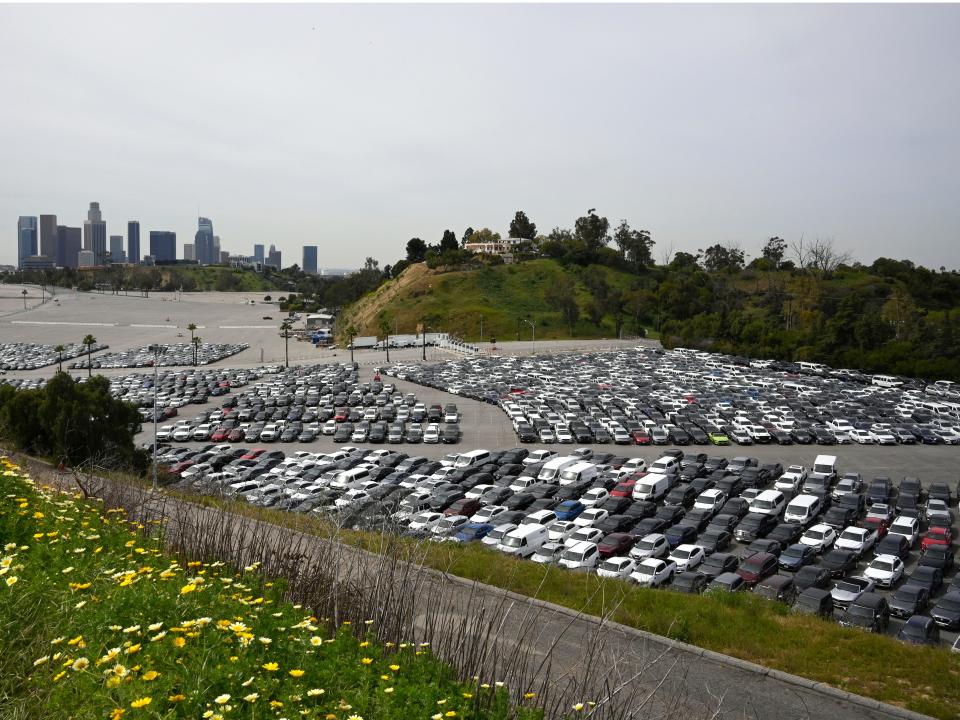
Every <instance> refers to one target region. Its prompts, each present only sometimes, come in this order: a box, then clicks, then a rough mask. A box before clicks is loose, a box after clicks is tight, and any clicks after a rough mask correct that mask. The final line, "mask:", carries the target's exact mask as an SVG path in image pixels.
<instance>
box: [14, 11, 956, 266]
mask: <svg viewBox="0 0 960 720" xmlns="http://www.w3.org/2000/svg"><path fill="white" fill-rule="evenodd" d="M958 38H960V7H958V6H955V5H954V6H945V5H940V6H891V5H886V6H876V5H855V6H829V5H820V6H782V5H777V6H762V5H740V6H726V7H725V6H693V5H680V6H643V5H640V6H625V5H611V6H579V5H561V6H550V5H490V6H476V5H472V6H463V5H447V6H437V5H417V6H377V5H361V6H335V5H319V6H303V5H295V6H283V7H277V6H257V5H247V6H221V5H208V6H157V5H140V6H122V5H121V6H118V5H100V6H83V5H73V6H52V5H40V6H15V5H2V6H0V98H2V106H3V108H4V109H3V112H0V218H2V223H3V225H5V226H6V228H7V233H6V237H7V238H8V241H7V242H5V243H2V244H0V263H16V224H17V216H19V215H39V214H41V213H55V214H56V215H57V217H58V222H59V223H60V224H67V225H74V226H79V225H81V224H82V222H83V220H84V219H85V217H86V210H87V206H88V204H89V202H90V201H91V200H97V201H99V202H100V204H101V208H102V210H103V216H104V219H105V220H106V222H107V232H108V234H119V233H123V234H124V235H125V234H126V221H127V220H129V219H139V220H140V221H141V234H142V240H141V246H142V247H143V249H144V251H147V248H146V237H147V232H148V231H149V230H150V229H168V230H175V231H176V232H177V239H178V253H179V252H182V246H183V243H184V242H193V234H194V232H195V231H196V216H197V212H198V210H199V212H200V214H202V215H206V216H208V217H210V218H211V219H212V220H213V225H214V231H215V232H216V233H217V234H218V235H220V237H221V240H222V244H223V247H224V248H225V249H229V250H231V251H234V252H243V253H245V254H249V253H252V251H253V247H252V246H253V244H254V243H256V242H262V243H265V244H267V245H269V244H270V243H271V242H272V243H275V244H276V245H277V246H278V247H279V248H280V249H281V250H282V251H283V254H284V255H283V260H284V264H285V265H289V264H291V263H293V262H297V263H299V262H301V246H303V245H304V244H316V245H319V246H320V259H319V264H320V265H321V266H325V267H354V266H358V265H360V264H362V262H363V259H364V257H366V256H368V255H370V256H373V257H376V258H377V259H379V260H380V261H381V263H388V262H393V261H395V260H396V259H398V258H400V257H401V256H402V255H403V254H404V245H405V243H406V241H407V240H408V239H409V238H411V237H414V236H418V237H421V238H423V239H424V240H426V241H427V242H438V241H439V240H440V237H441V235H442V233H443V230H444V229H445V228H451V229H453V230H455V231H456V232H457V235H458V236H459V235H461V234H462V232H463V230H464V228H466V227H467V226H473V227H474V228H480V227H484V226H487V227H490V228H492V229H494V230H497V231H499V232H501V233H503V234H506V229H507V225H508V223H509V221H510V218H511V217H512V216H513V213H514V212H515V211H516V210H518V209H523V210H525V211H526V212H527V214H528V215H529V216H530V218H531V219H532V220H533V221H534V222H535V223H536V224H537V227H538V229H540V230H541V231H543V232H546V231H549V230H550V229H551V228H553V227H555V226H561V227H572V225H573V222H574V219H575V218H576V217H577V216H578V215H581V214H583V213H584V212H585V211H586V210H587V209H588V208H594V207H595V208H597V211H598V212H599V213H600V214H602V215H606V216H607V217H608V218H609V219H610V221H611V224H612V225H613V224H616V223H617V222H619V220H620V219H621V218H626V219H627V220H628V221H629V222H630V223H631V225H633V226H634V227H636V228H642V229H647V230H649V231H650V232H651V233H652V235H653V238H654V240H655V241H656V243H657V245H656V248H655V255H656V256H657V257H660V256H661V255H662V252H663V250H664V249H665V248H668V247H672V248H673V249H674V250H687V251H695V250H696V249H697V248H702V247H707V246H708V245H710V244H713V243H716V242H723V243H726V242H736V243H739V244H740V245H741V246H742V247H743V249H744V250H745V251H746V252H747V253H748V255H749V256H755V255H756V254H757V253H758V252H759V248H760V247H761V245H762V244H763V242H764V241H765V239H766V238H768V237H770V236H772V235H780V236H782V237H784V238H786V239H787V240H788V241H791V242H792V241H795V240H797V239H799V238H800V237H801V235H805V237H807V238H815V237H820V238H831V239H833V241H834V242H835V244H836V245H837V247H839V248H840V249H842V250H847V251H849V252H850V253H851V254H852V255H853V256H854V257H855V258H859V259H862V260H865V261H867V262H870V261H872V260H873V259H874V258H875V257H877V256H880V255H885V256H889V257H896V258H910V259H912V260H914V261H915V262H918V263H920V264H924V265H927V266H928V267H935V268H936V267H940V266H941V265H945V266H947V267H948V268H956V267H960V137H958V127H960V125H958V118H960V82H958V81H957V72H958V69H960V42H958Z"/></svg>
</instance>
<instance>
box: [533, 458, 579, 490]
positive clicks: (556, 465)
mask: <svg viewBox="0 0 960 720" xmlns="http://www.w3.org/2000/svg"><path fill="white" fill-rule="evenodd" d="M578 462H580V458H577V457H570V456H569V455H564V456H563V457H558V458H554V459H553V460H551V461H550V462H548V463H547V464H546V465H544V466H543V467H542V468H540V474H539V475H537V480H539V481H540V482H548V483H553V484H554V485H556V484H557V483H558V482H559V481H560V472H561V471H562V470H565V469H566V468H568V467H570V466H571V465H574V464H576V463H578Z"/></svg>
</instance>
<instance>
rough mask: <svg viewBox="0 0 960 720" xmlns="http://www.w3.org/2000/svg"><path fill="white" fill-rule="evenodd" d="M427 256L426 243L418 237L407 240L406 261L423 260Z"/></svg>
mask: <svg viewBox="0 0 960 720" xmlns="http://www.w3.org/2000/svg"><path fill="white" fill-rule="evenodd" d="M426 257H427V244H426V243H425V242H424V241H423V240H421V239H420V238H416V237H415V238H410V240H408V241H407V262H412V263H418V262H423V261H424V260H425V259H426Z"/></svg>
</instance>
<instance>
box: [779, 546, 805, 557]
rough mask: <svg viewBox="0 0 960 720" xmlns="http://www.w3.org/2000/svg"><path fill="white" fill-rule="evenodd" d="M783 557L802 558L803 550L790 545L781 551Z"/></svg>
mask: <svg viewBox="0 0 960 720" xmlns="http://www.w3.org/2000/svg"><path fill="white" fill-rule="evenodd" d="M783 555H784V556H785V557H803V548H802V547H795V546H793V545H791V546H790V547H788V548H787V549H786V550H784V551H783Z"/></svg>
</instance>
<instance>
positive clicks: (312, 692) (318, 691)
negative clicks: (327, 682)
mask: <svg viewBox="0 0 960 720" xmlns="http://www.w3.org/2000/svg"><path fill="white" fill-rule="evenodd" d="M325 692H326V690H324V689H323V688H311V689H310V690H307V697H317V696H318V695H323V694H324V693H325Z"/></svg>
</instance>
